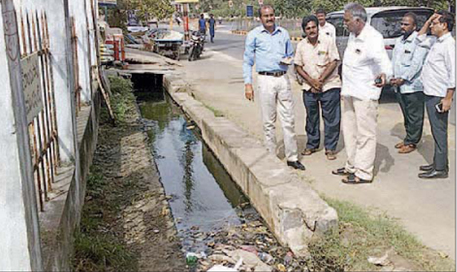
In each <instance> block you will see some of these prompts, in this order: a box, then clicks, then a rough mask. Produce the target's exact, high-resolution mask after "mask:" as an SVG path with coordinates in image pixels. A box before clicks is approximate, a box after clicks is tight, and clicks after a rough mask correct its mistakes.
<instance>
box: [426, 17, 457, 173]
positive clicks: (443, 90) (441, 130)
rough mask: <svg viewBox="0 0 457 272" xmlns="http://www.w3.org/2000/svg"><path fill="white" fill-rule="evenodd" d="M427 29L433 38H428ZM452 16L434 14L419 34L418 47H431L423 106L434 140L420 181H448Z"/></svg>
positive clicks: (451, 90) (452, 78)
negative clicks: (431, 156)
mask: <svg viewBox="0 0 457 272" xmlns="http://www.w3.org/2000/svg"><path fill="white" fill-rule="evenodd" d="M429 28H430V30H431V33H432V35H433V36H434V37H431V38H427V30H428V29H429ZM453 28H454V17H453V16H452V15H451V14H450V13H449V12H446V11H440V12H438V13H435V14H433V15H432V16H431V17H430V18H429V19H428V20H427V22H426V23H425V24H424V26H423V27H422V29H421V30H420V31H419V34H418V40H419V41H420V42H421V46H425V47H427V48H430V52H429V54H428V56H427V58H426V59H425V64H424V66H423V68H422V73H421V80H422V84H423V85H424V94H425V107H426V109H427V115H428V120H429V121H430V126H431V128H432V135H433V139H434V141H435V152H434V155H433V163H432V164H430V165H424V166H421V167H420V168H419V170H421V171H424V173H420V174H419V178H423V179H436V178H447V177H448V172H449V161H448V143H447V140H448V139H447V138H448V134H447V130H448V117H449V110H450V109H451V105H452V100H453V98H454V92H455V40H454V38H453V37H452V36H451V31H452V29H453Z"/></svg>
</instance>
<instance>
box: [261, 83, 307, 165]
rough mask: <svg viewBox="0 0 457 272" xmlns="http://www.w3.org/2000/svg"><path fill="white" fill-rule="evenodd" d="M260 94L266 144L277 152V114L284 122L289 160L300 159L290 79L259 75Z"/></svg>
mask: <svg viewBox="0 0 457 272" xmlns="http://www.w3.org/2000/svg"><path fill="white" fill-rule="evenodd" d="M257 81H258V86H257V88H258V96H259V98H260V108H261V110H262V120H263V131H264V133H265V146H266V147H267V150H268V151H269V152H271V153H274V154H275V152H276V132H275V123H276V114H277V113H278V114H279V120H280V121H281V124H282V130H283V134H284V147H285V153H286V158H287V160H288V161H291V162H294V161H297V160H298V148H297V139H296V136H295V117H294V99H293V95H292V88H291V85H290V80H289V77H288V76H287V75H283V76H281V77H273V76H265V75H258V77H257Z"/></svg>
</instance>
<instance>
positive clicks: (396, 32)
mask: <svg viewBox="0 0 457 272" xmlns="http://www.w3.org/2000/svg"><path fill="white" fill-rule="evenodd" d="M366 11H367V17H368V18H367V23H368V24H370V25H371V26H372V27H374V28H375V29H376V30H378V31H379V32H380V33H381V34H382V36H383V37H384V45H385V48H386V50H387V53H388V54H389V57H390V58H391V57H392V49H393V48H394V46H395V39H396V38H398V37H400V36H401V28H400V22H401V19H402V18H403V15H405V14H406V13H407V12H414V13H415V14H416V15H417V27H418V30H419V29H420V28H421V27H422V26H423V25H424V23H425V22H426V21H427V19H428V18H429V17H430V16H431V15H432V14H433V12H434V11H433V9H430V8H422V7H417V8H413V7H377V8H366ZM343 16H344V10H340V11H335V12H331V13H329V14H328V15H327V22H329V23H331V24H333V25H334V26H335V28H336V46H337V47H338V52H339V53H340V56H341V58H343V55H344V50H345V49H346V46H347V42H348V38H349V31H348V30H347V29H346V28H345V27H344V20H343Z"/></svg>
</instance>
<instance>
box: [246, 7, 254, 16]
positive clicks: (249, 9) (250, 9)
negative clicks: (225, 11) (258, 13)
mask: <svg viewBox="0 0 457 272" xmlns="http://www.w3.org/2000/svg"><path fill="white" fill-rule="evenodd" d="M246 16H247V17H254V7H253V6H246Z"/></svg>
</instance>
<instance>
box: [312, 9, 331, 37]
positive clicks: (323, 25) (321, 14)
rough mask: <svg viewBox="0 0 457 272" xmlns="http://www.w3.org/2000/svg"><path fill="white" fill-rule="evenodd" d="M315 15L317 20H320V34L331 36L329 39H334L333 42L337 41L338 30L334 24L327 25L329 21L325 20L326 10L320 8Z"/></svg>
mask: <svg viewBox="0 0 457 272" xmlns="http://www.w3.org/2000/svg"><path fill="white" fill-rule="evenodd" d="M315 13H316V17H317V19H318V20H319V34H321V35H326V36H329V37H331V38H333V40H335V38H336V29H335V27H334V26H333V25H332V24H330V23H327V21H326V20H325V16H326V15H327V13H326V12H325V10H324V9H322V8H319V9H317V10H316V12H315Z"/></svg>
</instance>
